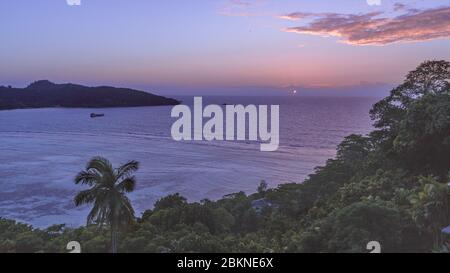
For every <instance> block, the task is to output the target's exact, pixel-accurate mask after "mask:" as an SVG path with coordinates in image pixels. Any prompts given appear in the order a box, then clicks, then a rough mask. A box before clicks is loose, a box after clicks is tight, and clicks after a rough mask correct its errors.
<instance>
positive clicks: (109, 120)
mask: <svg viewBox="0 0 450 273" xmlns="http://www.w3.org/2000/svg"><path fill="white" fill-rule="evenodd" d="M178 99H181V100H182V101H183V103H185V104H192V102H193V98H192V97H180V98H178ZM377 100H378V99H377V98H350V97H345V98H343V97H342V98H331V97H294V96H292V97H220V96H211V97H204V98H203V102H204V104H209V103H215V104H219V105H222V104H244V105H248V104H257V105H258V104H266V105H267V104H268V105H270V104H278V105H280V147H279V149H278V150H277V151H275V152H261V151H260V150H259V148H260V145H259V143H257V142H250V141H239V142H238V141H214V142H207V141H189V142H186V141H184V142H176V141H174V140H172V138H171V136H170V129H171V126H172V123H173V122H174V121H175V120H176V119H175V118H171V117H170V111H171V108H172V107H170V106H161V107H134V108H106V109H78V108H77V109H75V108H73V109H68V108H48V109H21V110H8V111H0V154H1V155H0V217H3V218H9V219H15V220H18V221H21V222H26V223H30V224H33V225H34V226H36V227H40V228H44V227H47V226H49V225H52V224H59V223H65V224H67V225H68V226H79V225H83V224H85V218H86V216H87V213H88V211H89V206H83V207H78V208H77V207H75V206H74V203H73V198H74V196H75V195H76V193H77V192H78V191H80V190H82V189H84V187H83V186H80V185H75V184H74V182H73V180H74V177H75V176H76V174H77V173H78V172H79V171H81V170H82V169H83V168H84V167H85V165H86V163H87V161H88V160H89V159H90V158H91V157H94V156H104V157H106V158H108V159H109V160H111V161H112V162H113V163H114V164H116V165H117V164H120V163H125V162H126V161H128V160H137V161H139V162H140V163H141V166H140V169H139V171H138V172H137V173H136V176H137V180H138V184H137V187H136V190H135V191H134V192H133V193H131V194H130V198H131V200H132V203H133V205H134V207H135V210H136V212H137V216H139V215H140V214H141V213H142V212H143V211H144V210H145V209H149V208H152V206H153V204H154V202H155V201H156V200H158V199H159V198H161V197H163V196H166V195H168V194H172V193H180V194H181V195H183V196H185V197H186V198H187V199H188V200H189V201H199V200H202V199H212V200H214V199H218V198H221V197H222V196H224V195H226V194H230V193H234V192H239V191H244V192H246V193H249V194H250V193H253V192H255V191H256V188H257V186H258V184H259V183H260V182H261V180H265V181H266V182H267V183H268V185H269V186H270V187H276V186H277V185H278V184H281V183H292V182H295V183H301V182H302V181H304V179H305V178H307V176H308V175H309V174H311V173H313V171H314V168H315V167H316V166H321V165H324V163H325V162H326V160H327V159H329V158H332V157H333V156H334V155H335V153H336V145H337V144H339V143H340V142H341V141H342V139H343V138H344V137H345V136H347V135H349V134H366V133H368V132H370V131H371V130H372V121H371V120H370V117H369V110H370V108H371V106H372V105H373V103H375V102H376V101H377ZM92 112H95V113H104V114H105V116H104V117H100V118H94V119H92V118H90V116H89V115H90V113H92Z"/></svg>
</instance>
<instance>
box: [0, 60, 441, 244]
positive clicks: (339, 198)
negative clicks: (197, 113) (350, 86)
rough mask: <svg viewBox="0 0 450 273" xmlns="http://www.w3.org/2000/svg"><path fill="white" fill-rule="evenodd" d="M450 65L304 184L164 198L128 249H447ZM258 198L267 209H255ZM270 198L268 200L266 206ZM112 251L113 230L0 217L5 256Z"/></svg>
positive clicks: (436, 65)
mask: <svg viewBox="0 0 450 273" xmlns="http://www.w3.org/2000/svg"><path fill="white" fill-rule="evenodd" d="M449 80H450V63H448V62H446V61H428V62H424V63H423V64H421V65H420V66H419V67H418V68H417V69H416V70H415V71H412V72H410V73H409V74H408V76H407V77H406V80H405V82H404V83H403V84H402V85H400V86H399V87H397V88H395V89H394V90H392V92H391V95H390V96H388V97H387V98H385V99H383V100H381V101H380V102H378V103H377V104H375V105H374V107H373V109H372V110H371V115H372V117H373V119H374V121H375V127H376V130H375V131H373V132H372V133H371V134H369V135H367V136H361V135H351V136H348V137H347V138H345V140H344V141H343V142H342V143H341V144H340V145H339V146H338V149H337V156H336V157H335V158H334V159H330V160H328V161H327V163H326V165H325V166H323V167H318V168H317V169H316V170H315V173H314V174H312V175H310V177H309V178H308V179H307V180H306V181H304V182H303V183H302V184H282V185H279V186H278V187H277V188H275V189H267V184H265V183H262V184H261V185H260V186H259V187H258V189H257V193H255V194H252V195H249V196H247V195H246V194H245V193H243V192H239V193H234V194H230V195H227V196H224V198H223V199H220V200H218V201H210V200H203V201H201V202H199V203H188V202H187V201H186V199H185V198H183V197H182V196H180V195H178V194H175V195H170V196H167V197H165V198H162V199H161V200H159V201H158V202H156V204H155V205H154V208H153V209H151V210H147V211H146V212H145V213H143V215H142V216H141V217H140V218H138V219H137V221H135V222H133V223H132V224H130V225H129V226H128V229H127V230H126V231H122V232H121V233H120V236H119V237H120V240H119V247H118V248H119V251H121V252H367V250H366V245H367V243H368V242H369V241H379V242H380V243H381V246H382V251H383V252H432V251H446V250H445V246H444V239H445V238H443V234H442V233H441V229H442V228H444V227H446V226H448V225H450V199H449V198H450V187H449V186H448V185H447V183H448V179H449V171H450V84H449ZM255 200H258V202H259V203H262V204H265V205H264V206H263V208H262V209H259V208H256V207H255ZM261 200H262V201H261ZM73 240H76V241H79V242H80V243H81V245H82V251H83V252H107V251H109V249H110V240H109V237H108V228H107V227H101V228H99V227H97V226H93V225H89V226H87V227H80V228H76V229H72V228H65V227H64V226H52V227H50V228H48V229H47V230H36V229H33V228H32V227H30V226H27V225H23V224H18V223H15V222H13V221H9V220H0V252H35V251H43V252H58V251H61V252H65V251H66V250H65V246H66V244H67V242H69V241H73Z"/></svg>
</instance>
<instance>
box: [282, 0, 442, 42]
mask: <svg viewBox="0 0 450 273" xmlns="http://www.w3.org/2000/svg"><path fill="white" fill-rule="evenodd" d="M382 15H383V13H382V12H371V13H366V14H338V13H317V14H314V13H291V14H287V15H284V16H281V18H284V19H289V20H301V19H305V18H310V19H312V21H311V22H310V23H308V24H306V25H304V26H299V27H290V28H286V29H284V31H286V32H293V33H299V34H310V35H319V36H325V37H329V36H334V37H339V38H340V40H341V41H342V42H344V43H348V44H352V45H386V44H391V43H396V42H418V41H427V40H432V39H437V38H449V37H450V7H442V8H436V9H428V10H409V11H408V12H407V13H405V14H402V15H399V16H396V17H393V18H389V17H382Z"/></svg>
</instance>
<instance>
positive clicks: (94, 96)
mask: <svg viewBox="0 0 450 273" xmlns="http://www.w3.org/2000/svg"><path fill="white" fill-rule="evenodd" d="M179 103H180V102H179V101H178V100H175V99H171V98H166V97H162V96H158V95H154V94H151V93H147V92H144V91H139V90H133V89H129V88H116V87H110V86H98V87H87V86H83V85H78V84H72V83H67V84H55V83H52V82H50V81H48V80H40V81H36V82H34V83H32V84H30V85H29V86H27V87H26V88H12V87H2V86H0V110H6V109H20V108H48V107H71V108H103V107H136V106H160V105H176V104H179Z"/></svg>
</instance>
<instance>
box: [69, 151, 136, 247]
mask: <svg viewBox="0 0 450 273" xmlns="http://www.w3.org/2000/svg"><path fill="white" fill-rule="evenodd" d="M138 168H139V163H138V162H137V161H130V162H128V163H126V164H124V165H122V166H120V167H118V168H113V166H112V164H111V163H110V162H109V161H108V160H107V159H105V158H103V157H94V158H92V159H91V160H90V161H89V162H88V164H87V166H86V170H84V171H81V172H80V173H79V174H78V175H77V176H76V178H75V184H82V185H87V186H89V187H90V188H89V189H87V190H83V191H80V192H79V193H78V194H77V195H76V196H75V205H76V206H81V205H83V204H93V208H92V210H91V212H90V213H89V215H88V217H87V225H91V224H96V225H99V226H104V225H109V226H110V231H111V252H112V253H116V252H117V232H118V230H119V229H120V227H122V226H124V225H127V224H129V223H131V222H132V221H134V220H135V217H134V209H133V207H132V205H131V202H130V199H128V197H127V196H126V194H127V193H129V192H132V191H133V190H134V188H135V185H136V178H135V176H133V175H132V173H133V172H135V171H137V170H138Z"/></svg>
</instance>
